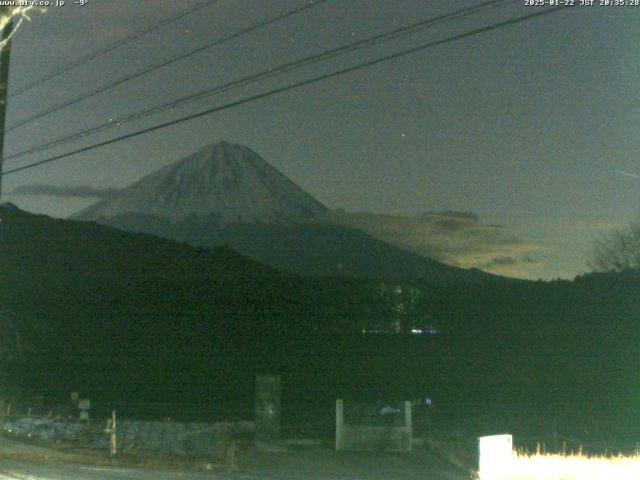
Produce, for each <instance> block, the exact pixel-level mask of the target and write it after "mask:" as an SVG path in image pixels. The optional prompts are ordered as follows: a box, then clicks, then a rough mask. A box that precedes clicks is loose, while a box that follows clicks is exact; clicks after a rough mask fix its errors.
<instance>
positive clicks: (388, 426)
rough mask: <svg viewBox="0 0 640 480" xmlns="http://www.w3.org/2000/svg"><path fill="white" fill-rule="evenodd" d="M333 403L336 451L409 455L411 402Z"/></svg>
mask: <svg viewBox="0 0 640 480" xmlns="http://www.w3.org/2000/svg"><path fill="white" fill-rule="evenodd" d="M347 410H348V411H347V412H346V413H345V405H344V401H343V400H342V399H337V400H336V450H338V451H340V450H387V451H394V452H408V451H410V450H411V444H412V441H413V425H412V420H411V402H408V401H406V402H402V404H401V405H399V406H397V407H396V406H393V405H389V404H359V405H358V404H354V405H349V406H348V407H347Z"/></svg>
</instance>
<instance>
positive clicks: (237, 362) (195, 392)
mask: <svg viewBox="0 0 640 480" xmlns="http://www.w3.org/2000/svg"><path fill="white" fill-rule="evenodd" d="M0 220H1V221H0V273H1V275H0V309H1V310H3V311H10V312H11V315H10V316H7V315H3V316H2V317H0V318H11V319H12V320H11V321H12V322H14V323H16V322H19V321H20V319H25V322H24V325H23V327H24V329H23V333H24V335H23V336H22V338H28V339H33V341H34V345H35V351H34V352H33V353H30V354H29V355H28V357H27V361H26V362H23V363H16V362H15V361H13V360H12V361H11V362H9V363H7V361H5V362H4V363H3V365H4V369H3V371H4V372H9V371H11V372H14V373H13V380H14V381H15V380H16V378H19V379H20V380H21V381H22V382H23V384H24V385H25V386H27V387H29V388H30V389H32V390H38V391H40V392H43V393H45V394H46V395H47V396H48V397H57V398H67V395H68V392H69V391H70V390H72V389H80V390H81V391H84V392H87V394H89V395H91V396H92V398H93V399H94V400H95V401H96V405H100V404H102V405H107V406H108V405H110V404H111V403H110V402H113V401H120V400H124V401H126V402H129V404H130V405H136V402H143V403H141V404H140V405H154V402H158V401H163V402H174V403H175V402H176V398H177V399H179V400H178V401H184V402H186V403H189V402H191V403H190V405H193V404H202V405H204V404H205V403H207V402H213V403H216V404H217V405H218V407H219V408H222V405H225V407H224V408H225V409H227V410H224V411H226V412H230V411H231V410H228V408H231V406H234V405H235V406H234V407H233V408H236V410H234V411H235V412H236V413H238V412H240V413H242V412H245V413H246V412H249V413H248V414H249V415H250V412H251V400H252V395H253V393H252V384H253V375H254V374H255V373H256V372H278V373H280V374H282V375H283V381H284V383H285V385H286V388H285V398H286V402H289V403H288V405H293V406H292V407H291V408H292V409H293V410H291V412H294V411H296V412H297V414H299V415H303V417H304V414H310V412H314V411H316V409H317V408H319V407H323V408H324V407H326V406H327V405H329V407H330V405H331V402H332V399H335V398H336V396H344V397H346V398H376V397H378V398H390V397H392V398H394V399H398V398H411V397H415V396H419V395H429V396H430V397H431V398H432V399H433V405H434V410H433V411H434V415H436V416H437V417H438V418H439V419H441V420H442V421H447V422H451V423H452V424H453V425H457V426H458V427H459V426H463V427H464V428H472V429H474V431H475V432H476V433H491V432H493V433H495V432H496V431H511V432H513V433H521V434H525V433H528V434H531V433H534V432H537V433H538V434H542V433H549V432H551V431H552V430H554V429H555V430H562V429H563V428H564V429H570V430H572V431H573V433H574V434H575V435H578V434H581V435H582V434H584V435H587V434H588V435H592V434H594V433H593V432H595V431H596V430H598V429H599V430H600V431H602V430H604V431H608V432H612V433H616V434H620V435H627V436H629V437H631V436H633V435H636V436H637V434H640V422H637V421H636V420H635V418H636V416H635V413H634V412H635V410H636V406H635V402H634V400H633V399H634V398H636V396H637V391H638V388H639V387H638V380H637V379H638V378H640V375H639V374H638V365H639V364H640V347H639V345H640V333H639V332H640V329H639V328H638V325H640V308H639V306H638V305H639V304H638V298H640V274H639V273H638V272H625V273H622V274H593V275H586V276H582V277H579V278H577V279H576V280H575V281H573V282H569V281H558V282H548V283H546V282H475V283H473V282H472V283H469V282H467V283H447V282H444V283H443V284H441V285H438V284H435V283H433V282H430V283H422V282H391V283H390V282H372V281H365V280H360V281H354V280H347V279H344V278H342V279H341V278H337V277H327V278H306V277H302V276H297V275H291V274H287V273H282V272H277V271H274V270H271V269H269V268H267V267H264V266H262V265H260V264H257V263H255V262H253V261H250V260H248V259H246V258H244V257H242V256H240V255H238V254H236V253H234V252H233V251H231V250H229V249H224V248H223V249H212V250H209V249H205V248H195V247H192V246H189V245H187V244H181V243H177V242H174V241H170V240H162V239H159V238H157V237H153V236H150V235H143V234H130V233H126V232H123V231H119V230H116V229H112V228H109V227H105V226H100V225H96V224H92V223H86V222H72V221H65V220H54V219H50V218H47V217H44V216H36V215H31V214H27V213H25V212H20V211H19V210H17V209H15V208H10V207H8V206H2V207H0ZM27 320H28V321H27ZM414 326H419V327H429V328H431V329H433V330H436V331H437V332H438V334H437V335H435V336H431V335H411V334H407V332H409V331H410V330H411V328H412V327H414ZM2 327H3V329H4V330H2V331H3V332H4V335H5V336H6V334H7V333H6V332H7V330H6V328H5V327H6V325H5V324H3V325H2ZM363 330H364V331H369V332H370V331H378V332H386V333H375V334H371V333H363ZM3 344H4V345H6V342H3ZM7 381H8V380H7ZM145 402H146V403H145ZM294 407H295V408H294ZM140 408H142V407H140ZM145 408H146V407H145ZM207 408H209V407H207ZM211 408H212V407H211ZM296 409H298V410H296ZM179 411H180V412H183V413H184V412H187V411H192V409H191V410H190V408H187V407H185V409H184V410H179ZM301 412H302V413H301ZM305 412H306V413H305ZM325 413H326V412H325ZM238 414H239V413H238ZM330 414H331V412H330V408H329V410H328V413H327V415H329V417H328V418H325V419H324V420H326V421H328V422H329V424H331V418H330ZM174 415H175V413H174ZM303 417H300V418H303ZM305 418H306V417H305ZM325 423H326V422H325ZM580 429H582V430H584V432H583V431H582V430H580ZM578 430H580V432H578ZM587 430H588V432H587ZM589 432H590V433H589ZM567 433H570V432H567Z"/></svg>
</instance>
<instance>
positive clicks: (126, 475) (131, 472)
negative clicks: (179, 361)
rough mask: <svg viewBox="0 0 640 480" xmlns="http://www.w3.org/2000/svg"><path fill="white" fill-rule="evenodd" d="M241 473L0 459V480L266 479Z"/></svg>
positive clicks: (266, 478)
mask: <svg viewBox="0 0 640 480" xmlns="http://www.w3.org/2000/svg"><path fill="white" fill-rule="evenodd" d="M271 478H272V477H268V476H267V477H265V476H262V475H260V476H257V475H253V474H243V473H218V472H215V473H214V472H202V473H187V472H170V471H159V470H147V469H144V470H143V469H132V468H121V467H99V466H89V465H72V464H60V463H49V462H29V461H22V460H7V459H2V460H0V480H122V479H130V480H178V479H180V480H270V479H271Z"/></svg>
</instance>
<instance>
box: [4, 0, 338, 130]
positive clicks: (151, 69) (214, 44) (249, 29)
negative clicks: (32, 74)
mask: <svg viewBox="0 0 640 480" xmlns="http://www.w3.org/2000/svg"><path fill="white" fill-rule="evenodd" d="M328 1H329V0H316V1H312V2H311V3H308V4H306V5H304V6H302V7H298V8H296V9H293V10H289V11H287V12H285V13H283V14H280V15H277V16H275V17H271V18H268V19H267V20H262V21H259V22H256V23H253V24H251V25H250V26H249V27H247V28H245V29H243V30H240V31H239V32H236V33H232V34H230V35H226V36H224V37H222V38H220V39H218V40H215V41H213V42H211V43H208V44H206V45H203V46H201V47H198V48H195V49H192V50H189V51H187V52H185V53H182V54H180V55H176V56H174V57H171V58H170V59H169V60H166V61H164V62H162V63H159V64H157V65H152V66H150V67H147V68H144V69H142V70H139V71H138V72H136V73H134V74H131V75H127V76H124V77H120V78H119V79H117V80H114V81H113V82H111V83H108V84H106V85H103V86H101V87H98V88H97V89H95V90H92V91H90V92H87V93H83V94H80V95H77V96H75V97H73V98H71V99H70V100H66V101H64V102H62V103H59V104H57V105H53V106H51V107H49V108H47V109H45V110H41V111H40V112H38V113H36V114H34V115H32V116H30V117H27V118H25V119H23V120H20V121H18V122H16V123H14V124H12V125H10V126H9V127H7V128H6V129H5V130H4V131H5V132H10V131H12V130H15V129H16V128H19V127H22V126H24V125H26V124H28V123H31V122H33V121H34V120H38V119H39V118H42V117H44V116H46V115H49V114H51V113H54V112H57V111H59V110H62V109H64V108H67V107H70V106H71V105H74V104H76V103H78V102H81V101H83V100H86V99H88V98H91V97H94V96H96V95H99V94H101V93H104V92H106V91H108V90H111V89H113V88H115V87H117V86H120V85H123V84H125V83H127V82H130V81H131V80H135V79H137V78H140V77H142V76H144V75H147V74H148V73H151V72H155V71H156V70H159V69H161V68H164V67H167V66H169V65H171V64H173V63H175V62H178V61H180V60H184V59H186V58H189V57H191V56H193V55H196V54H198V53H200V52H203V51H205V50H208V49H210V48H213V47H217V46H219V45H221V44H223V43H226V42H228V41H229V40H233V39H236V38H239V37H241V36H243V35H246V34H248V33H251V32H253V31H255V30H258V29H260V28H262V27H266V26H268V25H272V24H274V23H276V22H279V21H281V20H284V19H286V18H289V17H291V16H293V15H297V14H298V13H301V12H303V11H305V10H308V9H310V8H313V7H317V6H318V5H322V4H323V3H326V2H328ZM0 133H1V132H0Z"/></svg>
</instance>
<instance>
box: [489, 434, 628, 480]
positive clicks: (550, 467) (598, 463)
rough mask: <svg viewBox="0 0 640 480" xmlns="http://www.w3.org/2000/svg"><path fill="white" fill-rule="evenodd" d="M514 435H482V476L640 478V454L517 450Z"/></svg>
mask: <svg viewBox="0 0 640 480" xmlns="http://www.w3.org/2000/svg"><path fill="white" fill-rule="evenodd" d="M510 445H511V435H496V436H493V437H482V438H480V471H479V478H480V480H607V479H611V480H614V479H615V480H638V479H640V457H638V456H632V457H623V456H616V457H604V456H587V455H583V454H569V455H557V454H528V453H518V452H514V451H513V450H512V449H511V447H510Z"/></svg>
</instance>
